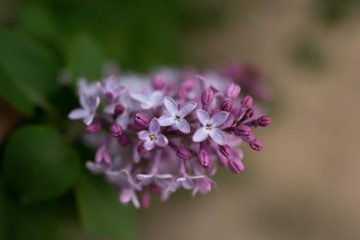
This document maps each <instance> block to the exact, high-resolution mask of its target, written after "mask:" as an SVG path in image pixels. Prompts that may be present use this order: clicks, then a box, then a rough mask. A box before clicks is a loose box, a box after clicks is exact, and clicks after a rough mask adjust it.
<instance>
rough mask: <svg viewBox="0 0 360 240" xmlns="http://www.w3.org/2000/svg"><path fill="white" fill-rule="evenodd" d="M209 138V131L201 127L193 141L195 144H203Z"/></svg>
mask: <svg viewBox="0 0 360 240" xmlns="http://www.w3.org/2000/svg"><path fill="white" fill-rule="evenodd" d="M208 136H209V131H208V130H206V129H205V127H201V128H199V129H198V130H196V132H195V133H194V135H193V137H192V140H193V141H194V142H202V141H204V140H205V139H206V138H207V137H208Z"/></svg>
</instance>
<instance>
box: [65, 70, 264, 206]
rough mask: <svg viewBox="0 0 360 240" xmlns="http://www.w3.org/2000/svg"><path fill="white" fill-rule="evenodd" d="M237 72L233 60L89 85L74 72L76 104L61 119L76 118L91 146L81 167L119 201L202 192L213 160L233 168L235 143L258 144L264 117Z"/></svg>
mask: <svg viewBox="0 0 360 240" xmlns="http://www.w3.org/2000/svg"><path fill="white" fill-rule="evenodd" d="M244 71H245V70H244V69H243V68H238V66H237V65H234V66H232V68H231V69H226V70H220V71H217V70H214V69H212V70H208V71H205V73H204V75H202V76H201V75H199V74H198V73H197V72H196V71H195V70H193V69H185V70H179V71H174V70H166V69H161V71H160V72H159V71H158V72H153V73H152V74H151V75H149V76H146V77H144V76H140V75H135V74H127V73H122V74H121V76H110V77H106V78H105V79H104V81H99V82H98V83H96V84H93V83H88V82H87V81H86V79H84V78H82V79H80V80H79V81H78V91H77V92H78V94H79V98H80V105H81V108H78V109H75V110H73V111H72V112H71V113H70V114H69V118H70V119H80V120H83V122H84V123H85V125H86V126H85V127H84V133H86V135H84V140H85V144H88V145H89V146H90V147H94V148H96V149H97V150H96V154H95V157H94V161H87V162H86V167H87V169H88V170H89V171H91V172H92V173H93V174H101V175H104V176H105V177H106V179H107V181H108V182H109V183H110V184H112V185H113V186H114V187H115V189H117V191H118V192H119V201H120V202H121V203H122V204H125V205H127V204H129V203H132V204H133V205H134V206H135V207H136V208H140V207H144V208H145V207H148V206H149V204H150V198H151V197H150V194H153V195H159V196H160V198H161V199H162V200H167V199H168V198H169V197H170V195H171V194H173V193H174V192H176V191H177V190H178V189H180V188H183V189H186V190H190V191H191V195H192V196H195V195H196V194H197V193H198V192H200V193H202V194H205V193H208V192H210V191H211V190H212V189H213V188H215V187H216V183H215V182H214V181H213V180H212V179H211V178H212V176H213V175H214V174H215V173H216V171H217V169H218V167H222V168H227V169H229V170H228V171H232V172H233V173H236V174H239V173H241V172H242V171H244V169H245V166H244V163H245V162H244V161H243V152H242V151H241V149H240V148H239V147H238V146H239V145H241V144H247V145H248V147H250V148H251V149H253V150H255V151H261V150H262V148H263V143H262V142H261V141H260V140H259V139H258V138H257V137H256V136H255V134H254V133H253V132H252V129H253V128H256V127H266V126H269V125H270V124H271V118H270V117H268V116H266V115H265V114H266V113H265V112H264V111H263V110H262V109H264V108H263V107H262V106H261V105H259V103H258V102H257V101H256V99H253V98H252V97H251V96H250V95H251V93H252V92H256V91H257V88H261V87H259V86H260V85H259V84H260V82H257V83H256V84H253V85H251V87H252V88H253V89H251V91H250V90H249V86H250V85H249V84H250V83H249V82H248V83H247V84H248V85H247V86H245V87H244V86H243V85H242V82H243V81H242V80H241V79H242V78H243V74H244ZM144 79H148V81H144ZM261 91H262V90H261V89H260V90H258V93H259V92H261ZM248 94H250V95H248ZM258 97H259V96H258ZM100 102H101V104H100ZM98 108H99V109H98ZM195 109H197V110H195Z"/></svg>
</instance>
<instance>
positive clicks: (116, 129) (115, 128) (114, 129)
mask: <svg viewBox="0 0 360 240" xmlns="http://www.w3.org/2000/svg"><path fill="white" fill-rule="evenodd" d="M110 132H111V134H112V135H113V136H114V137H119V136H120V135H122V134H123V129H122V127H121V126H120V125H119V124H117V123H115V124H113V125H112V126H111V127H110Z"/></svg>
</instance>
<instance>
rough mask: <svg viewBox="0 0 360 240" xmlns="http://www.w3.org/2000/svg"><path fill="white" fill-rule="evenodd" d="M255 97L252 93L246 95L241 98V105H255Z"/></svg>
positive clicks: (247, 106) (246, 106)
mask: <svg viewBox="0 0 360 240" xmlns="http://www.w3.org/2000/svg"><path fill="white" fill-rule="evenodd" d="M253 102H254V100H253V98H252V97H251V96H250V95H246V96H245V97H244V98H243V99H242V100H241V106H243V107H245V108H249V107H251V106H252V105H253Z"/></svg>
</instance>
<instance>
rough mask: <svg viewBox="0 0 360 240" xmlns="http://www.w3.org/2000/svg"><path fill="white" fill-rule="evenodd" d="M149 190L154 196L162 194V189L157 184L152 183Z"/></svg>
mask: <svg viewBox="0 0 360 240" xmlns="http://www.w3.org/2000/svg"><path fill="white" fill-rule="evenodd" d="M149 188H150V192H151V193H152V194H159V193H160V192H161V188H160V187H159V186H158V185H157V184H156V183H151V184H150V186H149Z"/></svg>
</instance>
